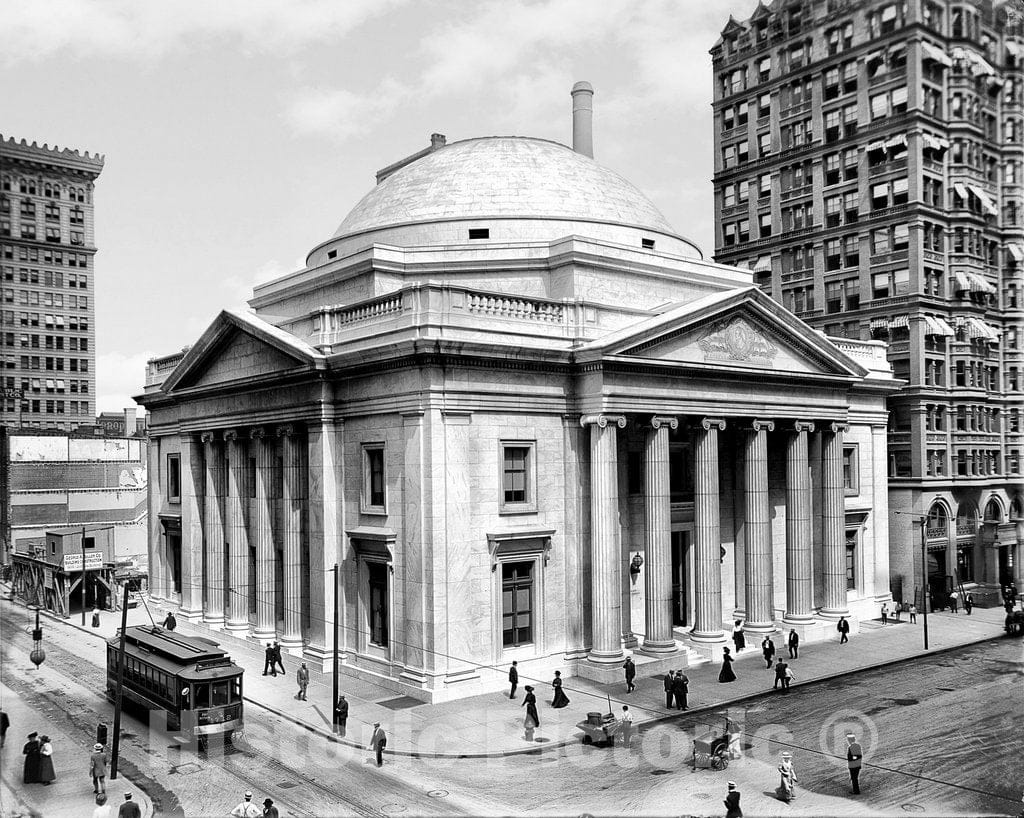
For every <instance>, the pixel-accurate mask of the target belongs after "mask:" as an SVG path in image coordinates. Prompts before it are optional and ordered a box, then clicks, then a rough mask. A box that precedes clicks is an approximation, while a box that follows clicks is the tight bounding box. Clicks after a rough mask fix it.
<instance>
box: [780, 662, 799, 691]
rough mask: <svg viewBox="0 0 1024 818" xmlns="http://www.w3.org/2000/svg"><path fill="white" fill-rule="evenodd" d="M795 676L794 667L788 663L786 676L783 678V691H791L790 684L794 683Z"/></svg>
mask: <svg viewBox="0 0 1024 818" xmlns="http://www.w3.org/2000/svg"><path fill="white" fill-rule="evenodd" d="M794 678H796V677H795V676H794V675H793V668H791V667H790V666H789V665H786V673H785V678H784V679H783V680H782V692H783V693H789V685H790V684H791V683H792V681H793V679H794Z"/></svg>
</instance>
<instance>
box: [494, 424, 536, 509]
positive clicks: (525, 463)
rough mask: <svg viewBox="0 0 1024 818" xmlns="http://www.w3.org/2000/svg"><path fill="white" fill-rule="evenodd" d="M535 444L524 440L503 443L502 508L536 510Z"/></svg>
mask: <svg viewBox="0 0 1024 818" xmlns="http://www.w3.org/2000/svg"><path fill="white" fill-rule="evenodd" d="M534 474H535V463H534V444H533V443H532V442H524V441H503V442H502V443H501V510H502V511H505V512H516V511H535V510H536V506H537V498H536V491H535V486H534Z"/></svg>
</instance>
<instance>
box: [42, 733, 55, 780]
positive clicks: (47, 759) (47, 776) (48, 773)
mask: <svg viewBox="0 0 1024 818" xmlns="http://www.w3.org/2000/svg"><path fill="white" fill-rule="evenodd" d="M39 744H40V747H39V783H40V784H46V785H47V786H49V784H50V782H51V781H54V780H56V778H57V774H56V773H55V772H54V771H53V745H52V744H50V737H49V736H41V737H40V738H39Z"/></svg>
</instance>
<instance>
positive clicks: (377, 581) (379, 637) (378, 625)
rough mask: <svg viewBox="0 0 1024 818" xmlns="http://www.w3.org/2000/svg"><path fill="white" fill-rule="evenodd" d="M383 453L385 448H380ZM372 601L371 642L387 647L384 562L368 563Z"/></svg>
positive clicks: (386, 584)
mask: <svg viewBox="0 0 1024 818" xmlns="http://www.w3.org/2000/svg"><path fill="white" fill-rule="evenodd" d="M379 451H381V453H383V449H380V450H379ZM366 568H367V574H368V579H369V582H368V586H369V592H370V593H369V602H370V609H369V615H370V643H371V644H373V645H376V646H377V647H381V648H386V647H387V646H388V643H389V641H390V638H389V637H390V627H389V621H388V620H389V611H388V609H389V607H390V606H389V604H388V566H387V564H386V563H383V562H367V563H366Z"/></svg>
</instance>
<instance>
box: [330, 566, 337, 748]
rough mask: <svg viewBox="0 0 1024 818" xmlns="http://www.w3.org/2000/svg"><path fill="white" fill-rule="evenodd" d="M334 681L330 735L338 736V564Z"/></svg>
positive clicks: (335, 605) (335, 581) (335, 604)
mask: <svg viewBox="0 0 1024 818" xmlns="http://www.w3.org/2000/svg"><path fill="white" fill-rule="evenodd" d="M332 669H333V671H334V673H333V676H334V681H333V684H332V685H331V735H337V734H338V563H334V658H333V667H332Z"/></svg>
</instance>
